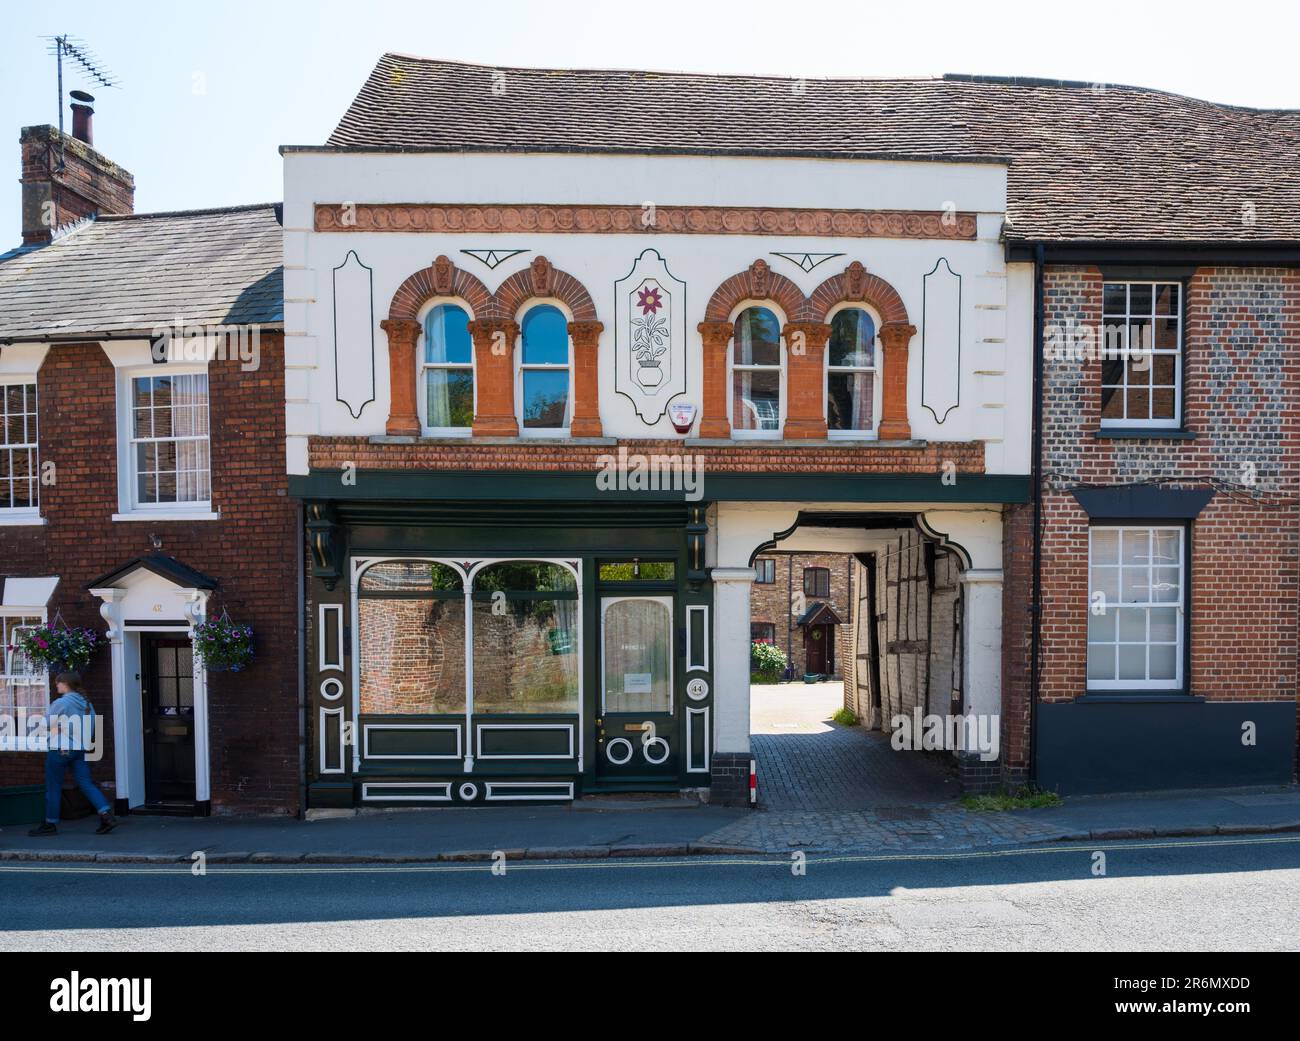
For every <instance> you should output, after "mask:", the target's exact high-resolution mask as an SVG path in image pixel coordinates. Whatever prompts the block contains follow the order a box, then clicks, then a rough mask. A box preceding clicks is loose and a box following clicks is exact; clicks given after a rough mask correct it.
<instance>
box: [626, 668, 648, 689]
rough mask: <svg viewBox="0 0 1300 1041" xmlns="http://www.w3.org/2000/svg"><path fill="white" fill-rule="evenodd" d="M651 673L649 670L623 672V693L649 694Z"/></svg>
mask: <svg viewBox="0 0 1300 1041" xmlns="http://www.w3.org/2000/svg"><path fill="white" fill-rule="evenodd" d="M652 679H653V674H652V673H649V672H625V673H623V693H624V694H649V693H650V690H651V680H652Z"/></svg>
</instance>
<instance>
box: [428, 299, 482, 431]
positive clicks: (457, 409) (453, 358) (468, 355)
mask: <svg viewBox="0 0 1300 1041" xmlns="http://www.w3.org/2000/svg"><path fill="white" fill-rule="evenodd" d="M420 377H421V378H420V383H421V386H422V387H423V390H424V393H423V397H422V400H421V405H422V407H423V410H424V412H423V415H422V416H421V417H420V418H421V421H422V423H423V425H424V430H425V433H466V432H468V431H469V429H470V427H471V426H472V425H473V423H474V347H473V344H472V342H471V340H470V335H469V315H468V314H467V313H466V311H465V309H464V308H463V307H457V306H456V305H455V304H439V305H438V306H437V307H434V308H433V309H432V310H431V311H430V312H429V313H428V314H427V315H425V318H424V355H423V358H422V361H421V365H420Z"/></svg>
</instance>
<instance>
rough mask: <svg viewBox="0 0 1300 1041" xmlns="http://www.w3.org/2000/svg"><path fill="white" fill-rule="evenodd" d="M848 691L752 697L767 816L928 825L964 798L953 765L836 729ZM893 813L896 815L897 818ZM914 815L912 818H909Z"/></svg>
mask: <svg viewBox="0 0 1300 1041" xmlns="http://www.w3.org/2000/svg"><path fill="white" fill-rule="evenodd" d="M842 704H843V685H842V684H841V683H838V682H834V683H813V684H805V683H781V684H775V685H757V686H755V687H753V688H752V690H751V692H750V729H751V740H752V747H753V751H754V757H755V759H757V760H758V801H759V806H760V807H762V808H763V809H765V810H768V811H773V812H779V811H786V810H804V811H838V810H858V811H862V810H872V811H876V812H877V813H878V814H879V815H880V816H881V817H882V818H884V819H892V820H895V821H907V820H908V819H911V820H914V821H916V822H917V823H920V822H922V821H924V820H925V819H926V818H927V817H928V815H929V814H928V813H927V812H926V808H931V809H933V808H937V807H941V806H943V805H945V804H947V803H950V802H951V801H952V800H953V799H955V798H956V797H957V796H958V795H959V794H960V789H959V787H958V784H957V780H956V777H955V776H954V774H953V773H952V771H951V769H950V767H949V766H948V764H947V762H946V760H945V759H944V758H943V757H942V756H940V755H935V754H930V753H925V752H896V751H894V749H892V748H891V747H890V746H889V738H888V736H887V735H885V734H882V733H879V732H875V731H869V730H866V729H864V728H863V727H860V726H856V727H844V726H840V725H839V724H837V723H832V722H830V717H831V714H832V713H834V712H835V710H836V709H838V708H839V707H840V706H841V705H842ZM891 811H892V812H891ZM908 811H911V812H908Z"/></svg>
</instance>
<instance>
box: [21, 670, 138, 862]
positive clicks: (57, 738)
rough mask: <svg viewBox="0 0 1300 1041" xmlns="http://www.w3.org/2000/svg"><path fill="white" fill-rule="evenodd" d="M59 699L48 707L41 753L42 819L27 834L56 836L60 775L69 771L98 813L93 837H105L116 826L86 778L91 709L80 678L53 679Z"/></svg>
mask: <svg viewBox="0 0 1300 1041" xmlns="http://www.w3.org/2000/svg"><path fill="white" fill-rule="evenodd" d="M54 685H55V687H56V689H57V690H58V692H59V696H58V697H57V698H55V699H54V701H53V702H52V703H51V704H50V712H49V717H50V725H49V744H48V750H47V751H46V753H45V820H44V821H43V822H42V823H41V824H40V826H39V827H35V828H33V829H32V830H31V831H29V832H28V833H27V834H28V835H33V836H37V835H57V834H58V833H59V805H60V803H61V801H62V799H63V775H64V773H65V772H66V771H67V770H68V769H69V768H70V769H71V770H72V777H73V779H74V780H75V781H76V782H77V787H78V788H80V789H81V790H82V792H84V793H85V796H86V798H87V799H89V800H90V804H91V805H92V806H94V807H95V812H96V813H98V814H99V827H98V828H96V829H95V834H96V835H107V834H108V833H109V832H110V831H112V830H113V828H114V827H115V825H116V822H115V821H114V820H113V814H112V811H111V809H110V807H109V802H108V800H107V799H106V798H104V793H103V792H101V791H100V790H99V788H98V786H96V784H95V782H94V781H93V780H91V777H90V766H89V765H88V764H87V763H86V751H87V748H88V746H90V744H91V742H92V741H93V739H94V737H93V735H94V732H95V706H94V705H92V704H91V703H90V702H89V701H88V700H87V699H86V696H85V694H83V693H82V692H81V675H80V674H79V673H76V672H61V673H59V674H58V676H56V677H55V678H54Z"/></svg>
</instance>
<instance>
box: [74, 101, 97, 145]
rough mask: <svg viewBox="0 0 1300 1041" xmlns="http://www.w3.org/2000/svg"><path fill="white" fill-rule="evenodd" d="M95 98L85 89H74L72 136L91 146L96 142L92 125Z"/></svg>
mask: <svg viewBox="0 0 1300 1041" xmlns="http://www.w3.org/2000/svg"><path fill="white" fill-rule="evenodd" d="M94 100H95V99H94V97H93V96H92V95H90V94H87V93H86V92H85V91H84V90H74V91H72V102H73V104H72V136H73V137H75V138H76V139H77V140H78V141H84V142H85V143H86V144H88V145H91V146H93V145H94V143H95V142H94V133H93V130H92V126H91V119H92V117H93V116H94V115H95V110H94V109H93V108H91V107H90V106H91V102H93V101H94Z"/></svg>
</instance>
